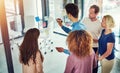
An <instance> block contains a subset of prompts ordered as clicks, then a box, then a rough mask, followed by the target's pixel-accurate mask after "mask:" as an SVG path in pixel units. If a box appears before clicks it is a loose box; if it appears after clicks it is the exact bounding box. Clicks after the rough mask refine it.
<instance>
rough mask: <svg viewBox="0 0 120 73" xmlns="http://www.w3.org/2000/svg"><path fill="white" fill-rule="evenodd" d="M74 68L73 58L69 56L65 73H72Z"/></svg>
mask: <svg viewBox="0 0 120 73" xmlns="http://www.w3.org/2000/svg"><path fill="white" fill-rule="evenodd" d="M73 67H74V66H73V61H72V58H71V57H70V56H69V57H68V59H67V63H66V68H65V71H64V73H72V70H73Z"/></svg>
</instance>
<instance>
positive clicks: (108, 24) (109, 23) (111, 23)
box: [103, 15, 115, 28]
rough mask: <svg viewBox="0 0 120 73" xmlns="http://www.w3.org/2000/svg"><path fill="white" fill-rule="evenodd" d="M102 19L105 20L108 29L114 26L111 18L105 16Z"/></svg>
mask: <svg viewBox="0 0 120 73" xmlns="http://www.w3.org/2000/svg"><path fill="white" fill-rule="evenodd" d="M103 18H105V21H106V25H107V27H108V28H113V27H114V26H115V22H114V20H113V17H112V16H110V15H105V16H104V17H103Z"/></svg>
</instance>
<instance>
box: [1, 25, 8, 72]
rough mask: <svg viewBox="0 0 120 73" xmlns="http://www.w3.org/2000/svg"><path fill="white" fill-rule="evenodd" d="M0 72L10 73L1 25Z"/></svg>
mask: <svg viewBox="0 0 120 73" xmlns="http://www.w3.org/2000/svg"><path fill="white" fill-rule="evenodd" d="M0 24H1V23H0ZM0 73H8V69H7V64H6V56H5V49H4V44H3V42H2V34H1V27H0Z"/></svg>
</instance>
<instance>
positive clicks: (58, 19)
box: [56, 18, 63, 27]
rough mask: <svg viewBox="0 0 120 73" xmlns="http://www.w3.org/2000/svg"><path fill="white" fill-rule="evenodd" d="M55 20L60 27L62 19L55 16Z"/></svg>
mask: <svg viewBox="0 0 120 73" xmlns="http://www.w3.org/2000/svg"><path fill="white" fill-rule="evenodd" d="M56 21H57V23H58V24H59V26H60V27H62V26H63V25H62V19H60V18H57V19H56Z"/></svg>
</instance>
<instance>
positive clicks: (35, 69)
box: [20, 28, 43, 73]
mask: <svg viewBox="0 0 120 73" xmlns="http://www.w3.org/2000/svg"><path fill="white" fill-rule="evenodd" d="M39 35H40V32H39V30H38V29H36V28H32V29H29V30H28V31H27V32H26V34H25V36H24V40H23V42H22V44H21V46H20V63H22V70H23V73H43V66H42V62H43V56H42V54H41V52H40V50H39V49H38V37H39Z"/></svg>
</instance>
